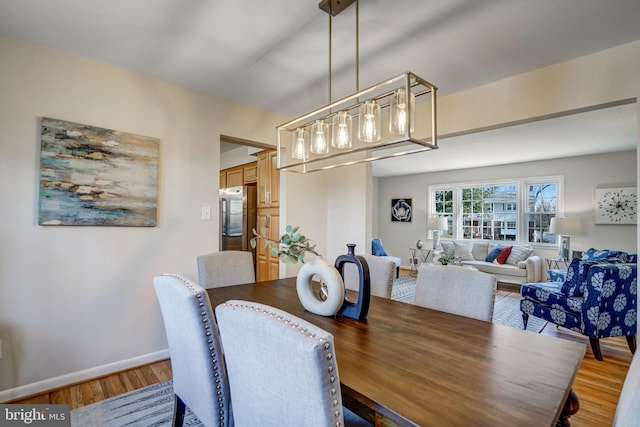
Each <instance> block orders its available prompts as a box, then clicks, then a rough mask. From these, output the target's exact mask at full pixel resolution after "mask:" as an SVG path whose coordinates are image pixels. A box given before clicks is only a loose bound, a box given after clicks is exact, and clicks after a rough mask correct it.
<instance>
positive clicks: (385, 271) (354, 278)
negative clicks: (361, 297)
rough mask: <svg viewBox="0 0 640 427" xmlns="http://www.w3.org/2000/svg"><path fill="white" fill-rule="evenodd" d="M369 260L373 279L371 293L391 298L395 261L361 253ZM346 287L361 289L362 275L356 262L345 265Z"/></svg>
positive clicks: (371, 278)
mask: <svg viewBox="0 0 640 427" xmlns="http://www.w3.org/2000/svg"><path fill="white" fill-rule="evenodd" d="M359 256H361V257H363V258H364V259H365V261H367V265H368V266H369V278H370V281H371V295H375V296H378V297H382V298H387V299H390V298H391V291H392V289H393V279H394V277H395V275H396V264H395V262H394V261H392V260H390V259H387V258H383V257H379V256H373V255H359ZM344 287H345V288H346V289H350V290H352V291H358V290H359V289H360V276H359V275H358V269H357V267H356V266H355V264H350V263H347V264H345V265H344Z"/></svg>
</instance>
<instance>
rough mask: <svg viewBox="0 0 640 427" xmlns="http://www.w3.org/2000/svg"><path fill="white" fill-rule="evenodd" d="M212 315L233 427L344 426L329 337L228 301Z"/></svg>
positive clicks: (286, 317) (274, 313)
mask: <svg viewBox="0 0 640 427" xmlns="http://www.w3.org/2000/svg"><path fill="white" fill-rule="evenodd" d="M215 313H216V318H217V320H218V328H219V330H220V338H221V340H222V347H223V349H224V353H225V360H226V364H227V372H228V375H229V385H230V388H231V400H232V402H233V415H234V421H235V425H236V426H237V427H253V426H266V427H268V426H273V427H280V426H303V425H304V426H306V427H315V426H318V427H320V426H322V427H327V426H341V425H343V423H344V415H343V409H342V395H341V393H340V379H339V376H338V366H337V364H336V357H335V350H334V345H333V336H332V335H331V334H329V333H328V332H326V331H324V330H323V329H320V328H318V327H317V326H315V325H312V324H311V323H309V322H307V321H305V320H303V319H300V318H298V317H296V316H293V315H291V314H289V313H287V312H285V311H282V310H279V309H276V308H274V307H270V306H267V305H263V304H258V303H255V302H248V301H238V300H231V301H227V302H226V303H224V304H220V305H219V306H217V307H216V309H215Z"/></svg>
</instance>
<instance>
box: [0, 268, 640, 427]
mask: <svg viewBox="0 0 640 427" xmlns="http://www.w3.org/2000/svg"><path fill="white" fill-rule="evenodd" d="M401 274H402V273H401ZM541 333H542V334H544V335H549V336H553V337H557V338H561V339H569V340H573V341H577V342H581V343H584V344H585V345H587V348H588V349H587V354H586V355H585V357H584V360H583V362H582V365H581V366H580V369H579V371H578V374H577V376H576V379H575V381H574V383H573V389H574V390H575V392H576V393H577V394H578V397H579V399H580V410H579V411H578V413H577V414H576V415H574V416H572V417H571V418H570V421H571V423H572V425H574V426H576V427H601V426H608V425H611V423H612V421H613V416H614V414H615V410H616V405H617V403H618V397H619V396H620V391H621V389H622V384H623V382H624V379H625V376H626V373H627V370H628V369H629V365H630V363H631V357H632V355H631V352H630V351H629V348H628V347H627V343H626V340H625V339H624V338H622V337H616V338H606V339H603V340H601V348H602V354H603V356H604V360H603V361H602V362H599V361H597V360H596V359H595V358H594V357H593V354H592V353H591V349H590V348H589V341H588V339H587V338H585V337H583V336H582V335H580V334H577V333H574V332H571V331H568V330H566V329H559V328H556V327H555V325H551V324H547V326H546V327H545V328H544V329H543V331H542V332H541ZM522 368H523V369H526V366H523V367H522ZM168 379H171V363H170V361H169V360H163V361H160V362H156V363H153V364H150V365H145V366H140V367H138V368H135V369H131V370H128V371H123V372H117V373H114V374H111V375H107V376H104V377H101V378H96V379H93V380H90V381H86V382H83V383H79V384H72V385H69V386H66V387H61V388H59V389H55V390H50V391H48V392H45V393H41V394H38V395H35V396H30V397H28V398H24V399H19V400H15V401H12V402H5V403H43V404H46V403H66V404H69V405H70V407H71V409H75V408H78V407H81V406H84V405H88V404H91V403H94V402H97V401H100V400H103V399H107V398H109V397H113V396H116V395H119V394H122V393H126V392H128V391H132V390H135V389H138V388H141V387H145V386H147V385H150V384H155V383H157V382H161V381H165V380H168Z"/></svg>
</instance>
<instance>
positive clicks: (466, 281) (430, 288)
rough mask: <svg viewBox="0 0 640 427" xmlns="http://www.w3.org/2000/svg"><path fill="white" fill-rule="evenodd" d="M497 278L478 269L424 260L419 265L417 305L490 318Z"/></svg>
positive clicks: (415, 298) (491, 317)
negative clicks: (423, 262)
mask: <svg viewBox="0 0 640 427" xmlns="http://www.w3.org/2000/svg"><path fill="white" fill-rule="evenodd" d="M496 287H497V281H496V278H495V276H492V275H490V274H487V273H483V272H481V271H477V270H475V269H470V268H466V267H461V266H460V267H458V266H453V265H435V264H424V265H422V266H420V268H419V269H418V278H417V279H416V293H415V297H414V300H413V303H414V304H415V305H419V306H422V307H427V308H432V309H434V310H439V311H446V312H447V313H453V314H457V315H460V316H465V317H471V318H474V319H479V320H485V321H488V322H491V320H492V319H493V304H494V301H495V293H496Z"/></svg>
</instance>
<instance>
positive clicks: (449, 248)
mask: <svg viewBox="0 0 640 427" xmlns="http://www.w3.org/2000/svg"><path fill="white" fill-rule="evenodd" d="M440 246H441V247H442V250H443V251H444V253H445V254H447V255H449V256H450V257H453V256H454V255H455V249H454V247H453V242H452V241H445V240H440Z"/></svg>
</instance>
